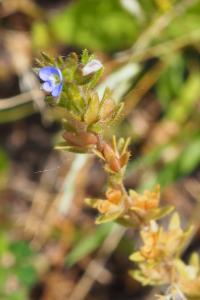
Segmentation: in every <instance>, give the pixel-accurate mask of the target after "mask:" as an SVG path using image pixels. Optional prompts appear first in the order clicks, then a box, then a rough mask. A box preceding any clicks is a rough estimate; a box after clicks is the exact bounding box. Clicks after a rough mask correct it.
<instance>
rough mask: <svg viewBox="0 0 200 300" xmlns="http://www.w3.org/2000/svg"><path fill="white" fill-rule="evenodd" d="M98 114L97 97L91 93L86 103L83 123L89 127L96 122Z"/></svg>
mask: <svg viewBox="0 0 200 300" xmlns="http://www.w3.org/2000/svg"><path fill="white" fill-rule="evenodd" d="M98 112H99V96H98V94H97V93H93V94H92V95H91V97H90V99H89V102H88V108H87V111H86V113H85V115H84V120H85V122H86V123H87V124H88V125H90V124H92V123H94V122H96V121H97V119H98Z"/></svg>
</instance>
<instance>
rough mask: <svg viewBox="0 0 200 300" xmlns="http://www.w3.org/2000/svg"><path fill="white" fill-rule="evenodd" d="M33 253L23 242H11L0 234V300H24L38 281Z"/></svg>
mask: <svg viewBox="0 0 200 300" xmlns="http://www.w3.org/2000/svg"><path fill="white" fill-rule="evenodd" d="M34 256H35V253H34V251H33V250H32V249H31V247H30V246H29V244H28V242H25V241H20V240H18V241H12V240H10V239H9V237H8V236H6V235H5V234H4V233H3V232H0V290H1V294H0V298H1V299H5V300H26V299H27V298H28V294H29V290H30V287H32V286H33V284H34V283H35V282H37V280H38V272H37V269H36V267H35V266H34V263H33V260H34Z"/></svg>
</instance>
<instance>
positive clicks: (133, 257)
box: [129, 252, 145, 263]
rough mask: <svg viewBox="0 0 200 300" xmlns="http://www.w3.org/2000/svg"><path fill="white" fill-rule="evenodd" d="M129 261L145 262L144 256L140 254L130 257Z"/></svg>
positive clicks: (136, 253) (135, 253)
mask: <svg viewBox="0 0 200 300" xmlns="http://www.w3.org/2000/svg"><path fill="white" fill-rule="evenodd" d="M129 259H130V260H131V261H134V262H137V263H139V262H143V261H145V258H144V256H142V255H141V254H140V252H134V253H133V254H131V255H130V256H129Z"/></svg>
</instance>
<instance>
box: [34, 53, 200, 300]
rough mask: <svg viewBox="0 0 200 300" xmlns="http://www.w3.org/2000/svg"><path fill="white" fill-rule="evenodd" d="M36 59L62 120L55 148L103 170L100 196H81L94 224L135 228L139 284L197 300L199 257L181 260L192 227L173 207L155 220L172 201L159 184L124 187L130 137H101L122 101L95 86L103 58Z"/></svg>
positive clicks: (86, 55) (117, 114)
mask: <svg viewBox="0 0 200 300" xmlns="http://www.w3.org/2000/svg"><path fill="white" fill-rule="evenodd" d="M38 64H39V69H38V70H37V71H38V74H39V77H40V79H41V81H42V88H43V90H44V91H45V92H46V93H47V97H46V101H47V102H48V103H49V105H51V106H52V109H54V111H55V112H56V114H57V115H59V116H60V120H61V121H62V125H63V130H64V131H63V138H62V141H61V142H60V143H58V144H57V145H56V149H60V150H64V151H70V152H75V153H83V154H84V153H90V154H94V155H96V156H97V157H99V159H100V160H101V161H102V163H103V165H104V169H105V172H106V173H107V175H108V177H107V178H108V182H107V188H106V192H105V197H104V198H103V199H90V198H89V199H85V202H86V204H87V205H89V206H91V207H92V208H94V209H96V210H97V211H98V213H99V215H98V217H97V218H96V223H97V224H100V223H107V222H110V221H115V222H117V223H119V224H121V225H123V226H126V227H127V228H134V229H137V230H138V231H139V233H140V235H141V239H142V243H141V245H140V246H139V248H138V250H137V251H135V252H134V253H133V254H132V255H131V256H130V260H131V261H133V262H134V263H135V264H136V268H135V269H134V270H133V271H130V275H131V276H133V277H134V278H135V279H136V280H138V281H139V282H141V283H142V284H143V285H152V286H162V285H167V286H168V289H167V290H166V295H163V296H159V297H160V299H166V300H167V299H177V297H179V298H178V299H191V300H192V299H198V297H200V273H199V261H198V256H197V254H193V255H192V257H191V259H190V261H189V264H188V265H187V264H185V263H184V262H183V261H182V260H181V255H182V253H183V251H184V248H185V246H186V245H187V243H188V239H189V238H190V236H191V233H192V230H193V227H192V226H191V227H189V228H187V229H185V230H183V229H182V228H181V222H180V216H179V214H178V213H176V212H175V213H173V215H172V216H171V218H170V221H169V225H168V228H167V229H165V228H163V226H162V225H160V224H158V223H157V220H159V219H162V218H163V217H165V216H166V215H168V214H169V213H171V212H172V210H174V208H173V207H172V206H161V205H160V188H159V186H155V187H154V188H153V189H152V190H146V191H144V192H143V193H142V194H140V193H138V192H136V191H135V190H129V191H127V190H126V189H125V186H124V183H123V180H124V174H125V170H126V167H127V164H128V161H129V157H130V152H129V150H128V146H129V142H130V140H129V139H124V138H123V137H121V138H119V139H117V138H116V137H115V136H113V138H112V140H111V141H108V140H107V138H106V131H107V129H108V128H109V127H110V126H114V124H115V123H116V122H117V121H118V120H119V118H120V115H121V113H122V111H123V104H117V103H116V102H115V101H114V99H113V98H112V94H111V92H110V90H109V89H108V88H106V89H105V91H104V94H103V96H102V98H100V97H99V95H98V93H97V91H96V90H95V87H96V85H97V83H98V81H99V79H100V77H101V75H102V72H103V65H102V63H101V62H100V61H99V60H97V59H95V58H94V57H93V55H89V53H88V51H87V50H84V51H83V53H82V55H81V58H80V59H79V57H78V56H77V55H76V54H75V53H72V54H70V55H69V56H68V57H67V58H63V57H58V59H56V60H55V59H54V58H52V57H49V56H48V55H47V54H44V53H43V55H42V59H41V60H40V61H38ZM72 262H73V259H72Z"/></svg>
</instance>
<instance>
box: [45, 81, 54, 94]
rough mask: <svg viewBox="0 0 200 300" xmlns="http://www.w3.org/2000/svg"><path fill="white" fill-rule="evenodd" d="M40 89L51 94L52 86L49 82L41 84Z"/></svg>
mask: <svg viewBox="0 0 200 300" xmlns="http://www.w3.org/2000/svg"><path fill="white" fill-rule="evenodd" d="M42 88H43V90H44V91H45V92H52V91H53V89H54V86H53V85H52V82H51V81H46V82H44V83H43V85H42Z"/></svg>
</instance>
